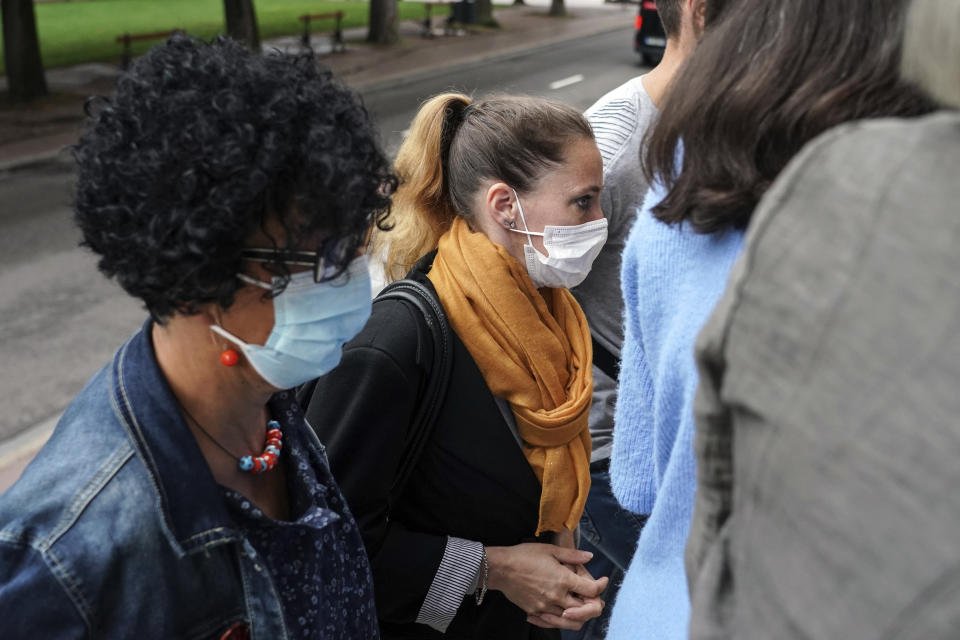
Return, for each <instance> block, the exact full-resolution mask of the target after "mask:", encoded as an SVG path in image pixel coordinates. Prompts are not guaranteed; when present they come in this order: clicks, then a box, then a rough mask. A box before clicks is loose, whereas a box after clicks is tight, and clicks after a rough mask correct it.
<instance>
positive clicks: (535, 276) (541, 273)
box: [510, 190, 607, 289]
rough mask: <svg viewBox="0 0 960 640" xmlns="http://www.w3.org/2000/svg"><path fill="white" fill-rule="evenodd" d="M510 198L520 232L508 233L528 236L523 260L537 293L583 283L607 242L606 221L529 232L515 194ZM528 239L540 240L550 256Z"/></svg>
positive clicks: (517, 230)
mask: <svg viewBox="0 0 960 640" xmlns="http://www.w3.org/2000/svg"><path fill="white" fill-rule="evenodd" d="M513 195H514V197H516V198H517V208H518V209H519V210H520V220H521V221H522V222H523V230H522V231H521V230H520V229H510V231H515V232H516V233H525V234H526V235H527V244H525V245H523V256H524V258H526V261H527V273H528V274H529V275H530V279H531V280H533V284H534V285H535V286H536V287H537V288H538V289H539V288H541V287H566V288H567V289H570V288H572V287H575V286H577V285H578V284H580V283H581V282H583V281H584V280H585V279H586V277H587V275H588V274H589V273H590V267H591V266H593V261H594V260H596V258H597V256H598V255H599V254H600V250H601V249H603V245H604V243H606V241H607V219H606V218H601V219H599V220H593V221H592V222H585V223H584V224H578V225H574V226H554V225H549V224H548V225H547V226H545V227H544V228H543V233H538V232H536V231H530V230H529V228H527V219H526V218H525V217H524V215H523V207H522V206H521V205H520V198H519V196H517V191H516V190H514V191H513ZM530 236H543V246H544V248H546V250H547V251H548V252H550V255H549V256H545V255H543V254H542V253H540V252H539V251H537V248H536V247H534V246H533V241H532V240H530Z"/></svg>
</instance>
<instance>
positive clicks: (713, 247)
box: [608, 0, 931, 640]
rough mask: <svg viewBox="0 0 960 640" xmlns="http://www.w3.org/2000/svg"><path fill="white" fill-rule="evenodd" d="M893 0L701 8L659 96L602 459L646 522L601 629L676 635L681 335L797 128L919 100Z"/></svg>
mask: <svg viewBox="0 0 960 640" xmlns="http://www.w3.org/2000/svg"><path fill="white" fill-rule="evenodd" d="M708 2H709V0H708ZM906 4H907V0H845V1H844V2H830V1H828V0H766V1H765V2H754V1H751V0H734V1H733V2H729V3H727V5H726V7H725V8H724V9H723V10H722V11H721V12H720V15H719V16H714V17H713V19H712V20H710V19H709V18H710V12H708V13H707V16H708V24H707V30H706V34H705V35H704V37H703V39H702V40H701V42H700V44H699V46H698V48H697V50H696V51H695V52H694V53H693V54H692V56H691V58H690V59H689V60H688V62H687V64H686V66H685V68H684V69H683V70H681V72H680V73H679V74H678V76H677V77H676V78H675V79H674V82H673V85H672V87H671V89H670V91H669V92H668V94H667V96H666V99H665V101H664V105H663V108H662V110H661V113H662V114H663V115H662V116H661V119H660V121H659V122H658V124H657V126H656V128H655V129H654V132H653V134H652V136H651V137H650V140H649V144H648V147H647V149H646V151H645V154H646V155H645V162H644V167H645V171H646V172H647V174H648V176H647V177H648V178H649V179H650V181H651V184H653V185H654V187H653V188H652V189H651V191H650V193H649V194H648V196H647V199H646V203H645V204H644V207H643V211H641V212H640V215H639V217H638V220H637V222H636V224H635V225H634V228H633V230H632V232H631V234H630V237H629V239H628V241H627V245H626V248H625V249H624V254H623V263H622V280H621V282H622V287H623V295H624V301H625V312H624V325H625V326H624V344H623V349H622V358H623V359H622V363H621V372H620V380H619V393H618V398H619V400H618V404H617V411H616V417H615V430H614V442H613V455H612V458H611V469H610V472H611V481H612V485H613V490H614V493H615V494H616V496H617V498H618V500H620V502H621V504H622V505H623V506H624V507H626V508H628V509H630V510H632V511H634V512H636V513H638V514H649V520H648V521H647V524H646V526H645V528H644V529H643V532H642V533H641V535H640V541H639V543H638V546H637V550H636V553H635V555H634V558H633V562H632V564H631V566H630V568H629V570H628V571H627V574H626V576H625V578H624V582H623V586H622V587H621V591H620V595H619V596H618V598H617V602H616V605H615V607H614V611H613V614H612V617H611V621H610V629H609V633H608V638H609V639H610V640H621V639H625V638H631V639H633V638H650V639H652V640H675V639H676V640H679V639H681V638H686V637H687V631H688V629H687V627H688V620H689V613H690V602H689V597H688V592H687V581H686V575H685V572H684V546H685V543H686V538H687V533H688V531H689V527H690V521H691V517H692V511H693V499H694V488H695V486H696V478H695V475H696V471H695V467H694V456H693V445H692V442H693V433H694V420H693V411H692V404H693V396H694V391H695V390H696V386H697V374H696V369H695V367H694V359H693V343H694V340H695V338H696V335H697V332H698V331H699V330H700V328H701V326H702V324H703V322H704V321H705V320H706V318H707V316H708V315H709V313H710V311H711V310H712V308H713V306H714V304H715V303H716V301H717V300H718V299H719V297H720V294H721V293H722V292H723V289H724V287H725V285H726V279H727V275H728V273H729V271H730V268H731V267H732V265H733V262H734V261H735V260H736V258H737V255H738V254H739V251H740V248H741V245H742V240H743V230H744V229H745V228H746V226H747V224H748V223H749V221H750V216H751V214H752V212H753V209H754V207H755V205H756V203H757V201H758V199H759V198H760V197H761V196H762V195H763V193H764V191H765V190H766V188H767V186H768V185H769V184H770V183H771V182H773V180H774V179H775V178H776V176H777V174H778V173H779V172H780V170H781V169H783V167H784V166H785V165H786V164H787V162H788V161H789V160H790V158H791V157H792V156H793V155H794V154H795V153H797V152H798V151H799V150H800V148H801V147H802V146H803V145H804V144H805V143H806V142H807V141H808V140H810V139H811V138H813V137H815V136H816V135H818V134H819V133H821V132H823V131H825V130H826V129H828V128H830V127H833V126H835V125H837V124H840V123H842V122H846V121H849V120H855V119H860V118H870V117H881V116H898V115H899V116H912V115H918V114H921V113H926V112H927V111H929V110H930V109H931V105H930V104H929V103H928V102H927V100H926V99H925V98H923V97H922V96H921V95H920V94H919V93H918V92H916V91H915V90H914V89H913V88H912V87H910V86H908V85H906V84H905V83H903V82H902V81H901V80H900V79H899V75H898V64H899V48H900V37H901V27H902V23H901V15H902V11H903V9H904V5H906ZM854 27H855V29H854ZM851 33H852V34H853V35H852V36H851V35H850V34H851ZM734 51H736V52H737V55H735V56H732V55H730V52H734ZM681 140H682V152H680V149H681V144H680V141H681Z"/></svg>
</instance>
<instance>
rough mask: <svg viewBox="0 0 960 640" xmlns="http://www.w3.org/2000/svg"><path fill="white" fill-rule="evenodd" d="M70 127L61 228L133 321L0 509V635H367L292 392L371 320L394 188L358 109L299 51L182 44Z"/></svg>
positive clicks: (366, 603) (360, 570)
mask: <svg viewBox="0 0 960 640" xmlns="http://www.w3.org/2000/svg"><path fill="white" fill-rule="evenodd" d="M88 114H89V119H88V127H87V131H86V133H85V134H84V135H83V137H82V138H81V140H80V142H79V144H78V145H77V146H76V147H75V149H74V154H75V157H76V160H77V162H78V165H79V176H78V185H77V194H76V204H75V217H76V221H77V223H78V225H79V226H80V228H81V230H82V232H83V237H84V243H85V244H86V245H87V246H89V247H90V248H91V249H92V250H93V251H94V252H96V253H97V254H98V255H99V256H100V263H99V265H100V269H101V271H102V272H103V273H104V274H106V275H107V276H109V277H115V278H116V279H117V281H118V282H119V283H120V285H121V286H123V288H124V289H126V290H127V292H129V293H130V294H131V295H133V296H135V297H137V298H139V299H141V300H143V302H144V305H145V306H146V309H147V310H148V311H149V313H150V319H149V320H148V321H147V322H146V323H145V324H144V326H143V328H142V329H140V330H139V331H138V332H137V333H136V334H135V335H134V336H133V337H132V338H131V339H130V340H129V341H128V342H127V343H126V344H124V345H123V346H122V347H121V348H120V350H119V351H118V352H117V355H116V357H115V358H114V360H113V362H112V363H111V364H110V365H108V366H107V367H105V368H104V369H103V370H101V371H100V372H99V373H98V374H97V375H96V376H94V378H93V379H92V380H91V381H90V383H89V384H88V385H87V387H86V388H85V389H84V391H83V392H81V394H80V395H79V396H78V397H77V398H76V399H75V400H74V402H73V403H72V404H71V406H70V407H69V408H68V409H67V411H66V413H65V414H64V417H63V418H62V420H61V421H60V424H59V425H58V426H57V429H56V431H55V432H54V434H53V436H52V438H51V439H50V441H49V442H48V443H47V445H46V446H45V447H44V448H43V450H42V451H41V452H40V453H39V455H38V456H37V457H36V459H35V460H34V462H33V463H32V464H31V465H30V467H29V468H28V469H27V470H26V471H25V472H24V474H23V476H22V478H21V479H20V481H19V482H18V483H17V484H16V485H14V486H13V487H12V488H11V489H10V490H8V491H7V492H6V493H5V494H4V495H3V496H2V497H0V585H2V586H0V617H2V619H4V620H5V625H6V626H7V629H8V631H9V632H10V633H11V635H12V636H14V637H27V636H30V637H42V638H75V637H94V636H96V637H108V638H121V637H145V638H153V637H156V638H160V637H164V638H211V637H212V638H223V637H250V638H285V637H294V636H296V637H298V638H300V637H304V638H363V639H368V638H374V637H377V636H378V634H379V632H378V630H377V622H376V613H375V611H374V604H373V590H372V582H371V576H370V569H369V565H368V562H367V559H366V556H365V553H364V549H363V543H362V541H361V538H360V534H359V532H358V530H357V527H356V524H355V523H354V520H353V517H352V516H351V515H350V512H349V511H348V510H347V507H346V505H345V503H344V500H343V498H342V496H341V493H340V491H339V489H338V488H337V486H336V484H335V483H334V481H333V478H332V477H331V475H330V471H329V468H328V466H327V462H326V458H325V454H324V450H323V447H322V446H321V445H320V443H319V441H317V439H316V437H315V435H314V434H313V431H312V430H311V429H310V428H309V427H308V425H307V423H306V421H305V420H304V418H303V414H302V412H301V410H300V408H299V407H298V406H297V404H296V402H295V401H294V398H293V395H292V393H290V392H289V391H287V390H289V389H290V388H292V387H294V386H296V385H298V384H300V383H303V382H305V381H307V380H309V379H312V378H315V377H317V376H318V375H321V374H323V373H325V372H327V371H329V370H330V369H331V368H333V367H334V366H335V365H336V364H337V362H338V360H339V358H340V349H341V346H342V344H343V343H344V342H345V341H346V340H348V339H350V338H351V337H352V336H353V335H354V334H356V332H357V331H359V330H360V328H361V327H362V326H363V324H364V322H365V321H366V319H367V317H368V316H369V313H370V281H369V275H368V273H367V266H366V262H365V258H364V257H363V256H361V255H360V253H361V251H360V249H361V247H362V246H363V244H364V243H365V240H366V236H367V233H368V231H369V229H370V228H371V226H373V225H374V224H376V225H377V226H379V227H381V228H383V227H385V226H386V224H385V223H386V217H387V215H388V213H389V199H388V198H389V194H390V192H391V190H392V188H393V186H394V183H395V180H394V178H393V176H392V175H391V173H390V169H389V164H388V162H387V160H386V159H385V158H384V156H383V155H382V153H381V151H380V149H379V147H378V144H377V142H376V136H375V134H374V131H373V129H372V126H371V123H370V120H369V118H368V116H367V113H366V111H365V110H364V108H363V107H362V106H361V104H360V103H359V102H358V100H357V98H355V97H354V96H353V95H352V94H351V93H349V92H348V91H347V90H346V89H344V88H343V87H341V86H340V85H339V84H337V83H336V82H335V81H334V80H333V78H332V77H331V75H330V73H329V72H327V71H324V70H321V69H319V68H318V67H317V66H316V64H315V63H314V62H313V61H312V59H311V58H309V57H291V56H285V55H276V56H267V57H261V56H256V55H254V54H252V53H250V52H248V51H246V50H245V49H244V48H243V47H241V46H240V45H238V44H236V43H233V42H230V41H228V40H218V41H215V42H214V43H212V44H204V43H201V42H198V41H195V40H192V39H189V38H186V37H177V38H174V39H172V40H170V41H169V42H168V43H167V44H166V45H164V46H161V47H158V48H156V49H154V50H153V51H151V52H150V53H149V54H147V55H146V56H145V57H144V58H142V59H141V60H140V61H139V62H138V63H137V64H136V65H135V66H134V67H133V68H132V70H131V71H130V72H129V73H127V74H126V75H124V76H123V77H121V79H120V80H119V82H118V85H117V88H116V92H115V95H114V96H113V97H112V98H111V99H108V100H103V101H101V102H99V103H91V106H90V107H89V108H88ZM51 612H55V615H51Z"/></svg>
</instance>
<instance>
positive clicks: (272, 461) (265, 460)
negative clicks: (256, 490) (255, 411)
mask: <svg viewBox="0 0 960 640" xmlns="http://www.w3.org/2000/svg"><path fill="white" fill-rule="evenodd" d="M180 408H181V409H183V412H184V413H185V414H187V417H188V418H190V421H191V422H193V424H195V425H196V426H197V428H198V429H200V431H201V433H203V435H205V436H207V437H208V438H210V441H211V442H212V443H213V444H215V445H217V446H218V447H220V449H221V450H222V451H223V452H224V453H226V454H227V455H228V456H230V457H231V458H233V459H234V460H236V461H237V468H238V469H240V471H243V472H245V473H252V474H255V475H259V474H261V473H266V472H267V471H270V470H271V469H273V468H274V467H275V466H277V461H278V460H280V450H281V449H283V431H281V430H280V423H279V422H277V421H276V420H268V421H267V437H266V442H265V443H264V445H263V452H262V453H261V454H260V455H259V456H235V455H233V453H231V452H230V450H229V449H227V448H226V447H225V446H223V445H222V444H220V442H219V441H218V440H217V439H216V438H214V437H213V436H212V435H210V432H209V431H207V430H206V429H204V428H203V425H202V424H200V421H199V420H197V419H196V418H194V417H193V414H191V413H190V412H189V411H187V408H186V407H185V406H183V405H182V404H181V405H180Z"/></svg>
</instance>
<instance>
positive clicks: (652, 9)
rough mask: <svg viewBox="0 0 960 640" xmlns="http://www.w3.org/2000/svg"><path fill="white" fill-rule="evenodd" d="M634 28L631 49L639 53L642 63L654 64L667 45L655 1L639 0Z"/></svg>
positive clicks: (658, 60)
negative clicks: (640, 0) (634, 32)
mask: <svg viewBox="0 0 960 640" xmlns="http://www.w3.org/2000/svg"><path fill="white" fill-rule="evenodd" d="M634 28H635V29H636V35H635V36H634V40H633V50H634V51H636V52H637V53H639V54H640V58H641V59H642V60H643V63H644V64H647V65H650V66H654V65H656V64H657V63H659V62H660V59H661V58H662V57H663V50H664V49H665V48H666V46H667V34H666V33H665V32H664V30H663V24H661V22H660V14H659V13H658V12H657V3H656V2H653V0H642V2H640V8H639V9H638V10H637V19H636V22H635V27H634Z"/></svg>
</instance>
